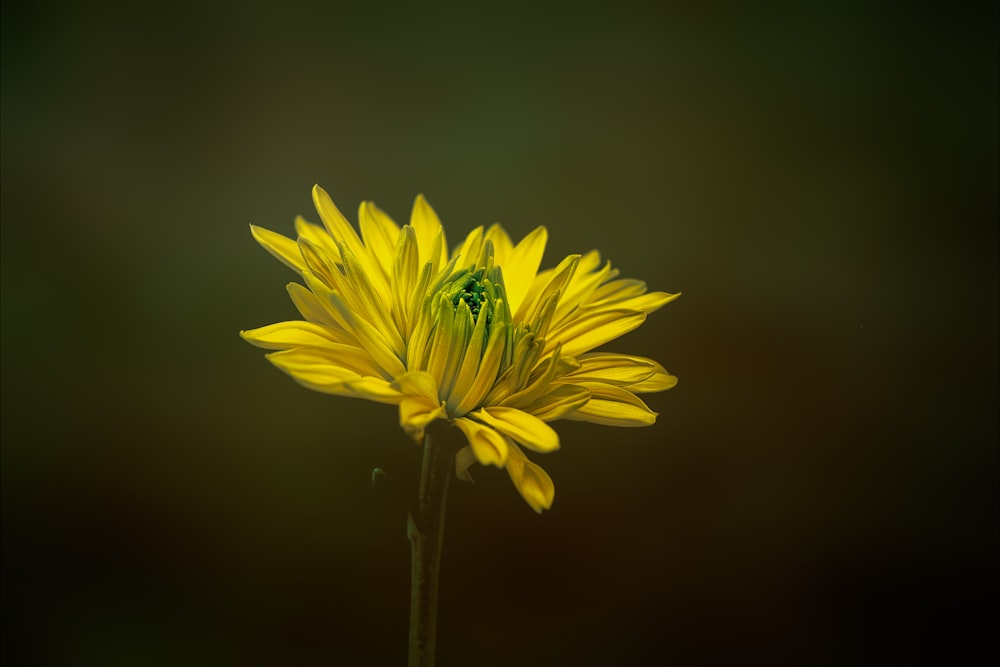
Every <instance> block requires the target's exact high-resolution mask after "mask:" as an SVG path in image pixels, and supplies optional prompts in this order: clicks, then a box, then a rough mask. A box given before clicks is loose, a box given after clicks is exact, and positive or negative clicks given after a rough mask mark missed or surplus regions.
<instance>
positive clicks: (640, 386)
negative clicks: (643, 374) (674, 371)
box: [627, 364, 677, 394]
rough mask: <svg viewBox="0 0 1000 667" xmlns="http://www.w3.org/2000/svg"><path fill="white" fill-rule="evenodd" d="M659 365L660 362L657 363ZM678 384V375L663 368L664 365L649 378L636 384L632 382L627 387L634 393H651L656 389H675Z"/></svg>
mask: <svg viewBox="0 0 1000 667" xmlns="http://www.w3.org/2000/svg"><path fill="white" fill-rule="evenodd" d="M657 366H659V364H657ZM676 385H677V376H675V375H671V374H670V373H668V372H667V371H665V370H663V367H662V366H660V367H659V369H658V370H657V371H656V372H655V373H653V375H651V376H650V377H649V378H647V379H646V380H643V381H642V382H637V383H636V384H630V385H629V386H628V387H627V389H628V390H629V391H631V392H632V393H633V394H650V393H652V392H654V391H665V390H667V389H673V388H674V387H675V386H676Z"/></svg>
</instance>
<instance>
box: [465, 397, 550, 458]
mask: <svg viewBox="0 0 1000 667" xmlns="http://www.w3.org/2000/svg"><path fill="white" fill-rule="evenodd" d="M472 416H473V417H475V418H476V419H478V420H479V421H481V422H483V423H484V424H488V425H490V426H492V427H493V428H495V429H496V430H497V431H500V433H502V434H504V435H506V436H507V437H509V438H512V439H514V440H516V441H517V442H519V443H521V444H522V445H524V446H525V447H527V448H529V449H533V450H535V451H536V452H551V451H555V450H557V449H559V434H558V433H556V432H555V430H554V429H553V428H552V427H551V426H549V425H548V424H546V423H545V422H543V421H542V420H541V419H539V418H538V417H536V416H535V415H532V414H528V413H527V412H524V411H523V410H518V409H517V408H508V407H504V406H500V405H495V406H492V407H488V408H482V409H481V410H477V411H476V412H473V413H472Z"/></svg>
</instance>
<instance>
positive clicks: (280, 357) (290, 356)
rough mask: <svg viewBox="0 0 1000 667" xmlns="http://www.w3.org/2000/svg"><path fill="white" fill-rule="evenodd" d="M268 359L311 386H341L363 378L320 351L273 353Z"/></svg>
mask: <svg viewBox="0 0 1000 667" xmlns="http://www.w3.org/2000/svg"><path fill="white" fill-rule="evenodd" d="M267 359H268V361H270V362H271V363H272V364H274V365H275V366H277V367H278V368H280V369H281V370H283V371H285V372H286V373H288V374H289V375H291V376H292V377H294V378H295V379H296V380H299V381H300V382H303V383H306V384H308V385H310V386H322V387H328V386H333V385H340V384H342V383H344V382H346V381H348V380H356V379H359V378H360V377H361V375H360V374H359V373H357V372H355V371H353V370H351V369H349V368H345V367H344V366H343V365H342V364H338V363H336V362H334V361H333V360H332V359H330V358H329V357H327V356H325V355H324V354H322V353H321V352H320V351H319V350H286V351H284V352H272V353H271V354H269V355H267ZM320 391H323V390H322V389H321V390H320Z"/></svg>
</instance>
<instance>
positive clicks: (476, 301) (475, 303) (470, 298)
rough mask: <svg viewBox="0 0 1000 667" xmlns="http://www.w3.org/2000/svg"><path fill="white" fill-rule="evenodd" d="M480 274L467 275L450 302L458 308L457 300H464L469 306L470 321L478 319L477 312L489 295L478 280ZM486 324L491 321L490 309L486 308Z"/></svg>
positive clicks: (485, 302)
mask: <svg viewBox="0 0 1000 667" xmlns="http://www.w3.org/2000/svg"><path fill="white" fill-rule="evenodd" d="M477 273H478V272H477ZM479 278H480V276H477V275H475V274H473V275H470V276H468V278H467V279H466V281H465V284H464V285H462V286H461V288H460V289H459V291H458V292H456V293H455V294H454V295H453V296H452V298H451V303H452V305H453V306H455V308H458V302H459V301H465V305H467V306H468V307H469V310H470V311H472V321H473V322H476V321H478V320H479V313H480V311H482V309H483V307H484V306H485V305H486V304H487V302H488V300H489V297H487V294H486V288H485V286H484V285H483V284H482V283H481V282H480V281H479ZM486 318H487V319H486V326H487V327H489V326H490V324H491V323H492V322H491V320H492V319H493V317H492V309H491V308H487V309H486Z"/></svg>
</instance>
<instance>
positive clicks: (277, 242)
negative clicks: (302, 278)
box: [250, 225, 305, 273]
mask: <svg viewBox="0 0 1000 667" xmlns="http://www.w3.org/2000/svg"><path fill="white" fill-rule="evenodd" d="M250 233H251V234H253V237H254V239H255V240H256V241H257V243H259V244H260V245H261V246H262V247H263V248H264V250H266V251H268V252H269V253H271V254H272V255H274V256H275V257H277V258H278V259H280V260H281V262H282V263H283V264H285V266H288V267H289V268H291V269H294V270H295V271H298V272H299V273H302V269H303V268H305V263H304V262H303V261H302V254H301V253H299V246H298V244H296V243H295V241H293V240H292V239H290V238H288V237H287V236H282V235H281V234H278V233H276V232H272V231H271V230H269V229H264V228H263V227H258V226H257V225H250Z"/></svg>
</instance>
